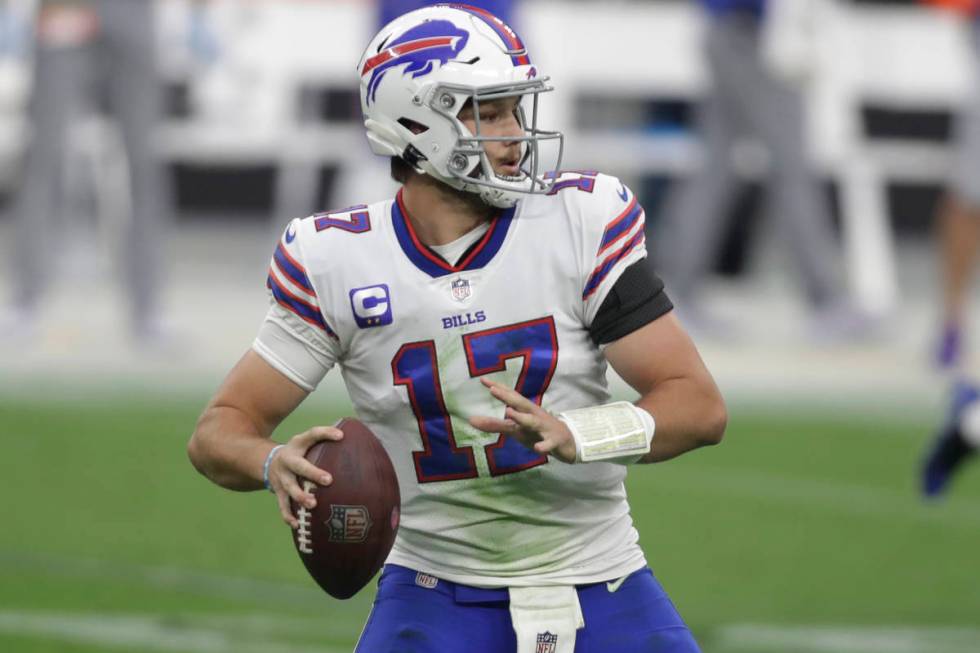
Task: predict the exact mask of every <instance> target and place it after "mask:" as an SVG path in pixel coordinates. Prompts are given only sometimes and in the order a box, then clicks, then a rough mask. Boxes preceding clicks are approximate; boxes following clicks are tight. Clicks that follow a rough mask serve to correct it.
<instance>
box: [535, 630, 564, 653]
mask: <svg viewBox="0 0 980 653" xmlns="http://www.w3.org/2000/svg"><path fill="white" fill-rule="evenodd" d="M557 646H558V635H554V634H552V633H549V632H548V631H547V630H546V631H544V632H543V633H538V645H537V647H536V648H535V649H534V653H555V648H556V647H557Z"/></svg>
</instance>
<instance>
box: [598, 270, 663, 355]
mask: <svg viewBox="0 0 980 653" xmlns="http://www.w3.org/2000/svg"><path fill="white" fill-rule="evenodd" d="M672 308H674V305H673V304H672V303H671V301H670V299H669V298H668V297H667V293H665V292H664V282H663V281H661V280H660V277H658V276H657V275H656V274H654V272H653V270H651V269H650V265H649V263H647V260H646V259H642V260H640V261H637V262H636V263H634V264H633V265H631V266H629V267H628V268H626V269H625V270H623V274H621V275H620V277H619V279H617V280H616V283H615V284H614V285H613V287H612V289H611V290H610V291H609V294H608V295H607V296H606V299H605V300H603V302H602V306H600V307H599V312H598V313H597V314H596V316H595V319H594V320H592V325H591V326H590V327H589V336H590V337H591V338H592V342H594V343H595V344H596V345H605V344H608V343H610V342H613V341H615V340H619V339H620V338H622V337H623V336H625V335H627V334H630V333H632V332H634V331H636V330H637V329H639V328H640V327H642V326H645V325H647V324H649V323H650V322H653V321H654V320H656V319H657V318H658V317H660V316H661V315H663V314H664V313H667V312H669V311H670V310H671V309H672Z"/></svg>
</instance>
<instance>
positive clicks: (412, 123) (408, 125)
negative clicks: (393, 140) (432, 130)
mask: <svg viewBox="0 0 980 653" xmlns="http://www.w3.org/2000/svg"><path fill="white" fill-rule="evenodd" d="M398 124H399V125H401V126H402V127H404V128H405V129H407V130H408V131H410V132H412V133H413V134H416V135H418V134H424V133H425V132H427V131H429V128H428V127H427V126H426V125H423V124H422V123H420V122H419V121H417V120H412V119H411V118H404V117H403V118H399V119H398Z"/></svg>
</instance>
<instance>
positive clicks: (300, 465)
mask: <svg viewBox="0 0 980 653" xmlns="http://www.w3.org/2000/svg"><path fill="white" fill-rule="evenodd" d="M343 437H344V433H343V431H341V430H340V429H338V428H335V427H333V426H314V427H313V428H311V429H310V430H309V431H304V432H303V433H300V434H298V435H294V436H293V437H292V438H290V439H289V441H288V442H287V443H286V444H285V445H283V448H282V449H280V450H279V451H278V452H277V453H276V455H275V456H274V457H273V458H272V462H271V463H269V487H270V488H271V489H272V491H273V492H275V494H276V500H277V501H278V502H279V513H280V514H281V515H282V519H283V521H284V522H286V523H287V524H289V526H290V527H291V528H294V529H295V528H297V527H299V522H298V521H297V520H296V516H295V515H293V512H292V511H291V510H290V509H289V500H290V499H292V500H293V501H295V502H296V504H297V505H300V506H304V507H306V508H313V507H314V506H316V499H315V498H314V497H313V495H312V494H311V493H309V492H307V491H306V490H304V489H303V488H302V482H303V480H309V481H312V482H313V483H316V484H318V485H330V484H331V483H333V477H332V476H331V475H330V473H329V472H325V471H323V470H322V469H320V468H319V467H317V466H316V465H314V464H313V463H311V462H310V461H308V460H307V459H306V452H307V451H309V449H310V447H312V446H313V445H314V444H316V443H317V442H320V441H321V440H331V441H333V442H336V441H338V440H340V439H342V438H343Z"/></svg>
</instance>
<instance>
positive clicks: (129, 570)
mask: <svg viewBox="0 0 980 653" xmlns="http://www.w3.org/2000/svg"><path fill="white" fill-rule="evenodd" d="M25 568H29V569H30V570H31V571H32V572H34V573H37V574H40V575H50V576H56V577H59V578H64V577H72V578H80V579H95V580H99V581H102V582H105V583H117V584H121V585H129V586H133V585H140V586H143V587H149V588H153V589H163V590H178V591H181V592H187V593H191V594H195V595H198V596H209V597H216V598H222V599H233V600H236V601H247V602H252V603H258V604H261V605H268V604H269V603H274V604H276V605H280V606H286V607H289V608H297V607H300V606H302V607H306V608H308V609H316V606H317V604H318V603H319V604H321V605H322V604H324V603H326V602H327V601H328V600H329V599H328V598H327V596H326V595H325V594H324V593H323V592H322V591H321V590H320V589H318V588H316V587H313V586H312V582H311V584H310V586H303V585H294V584H290V583H280V582H274V581H264V580H257V579H254V578H247V577H241V576H227V575H223V574H215V573H211V572H207V571H204V570H201V569H189V568H184V567H173V566H167V567H151V566H145V565H137V564H127V563H124V562H119V561H116V560H98V559H92V558H73V557H68V556H56V555H50V554H32V553H21V552H12V551H0V572H2V571H4V570H12V571H23V570H24V569H25Z"/></svg>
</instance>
